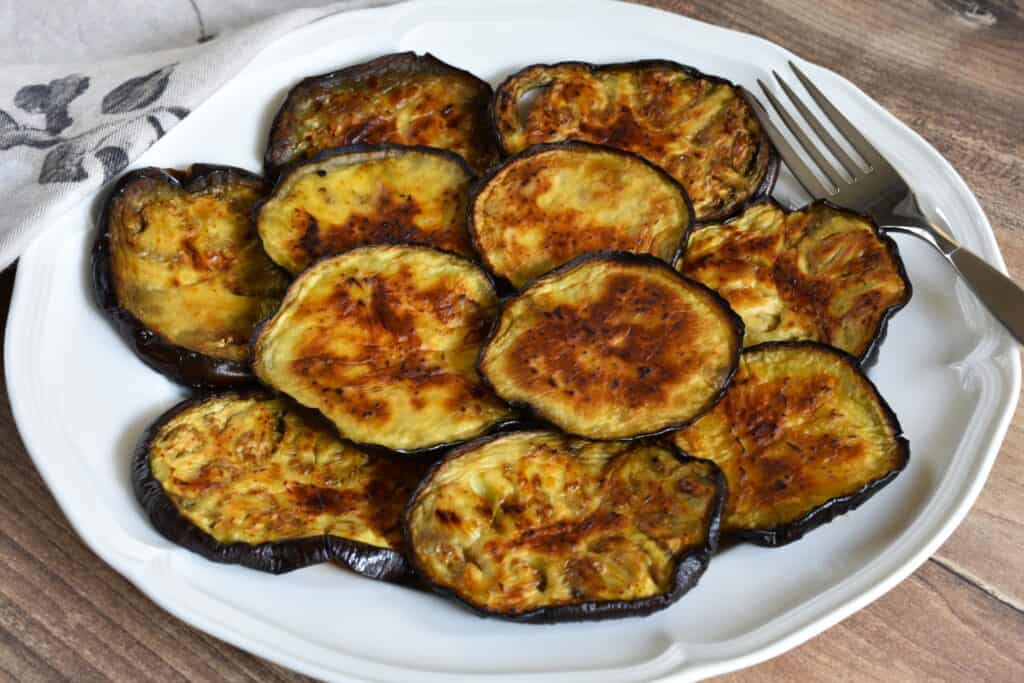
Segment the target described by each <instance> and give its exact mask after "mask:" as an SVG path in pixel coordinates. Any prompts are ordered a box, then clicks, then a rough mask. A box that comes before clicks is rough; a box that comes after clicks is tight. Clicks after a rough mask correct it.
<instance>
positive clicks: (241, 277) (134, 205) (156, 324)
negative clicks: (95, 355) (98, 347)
mask: <svg viewBox="0 0 1024 683" xmlns="http://www.w3.org/2000/svg"><path fill="white" fill-rule="evenodd" d="M266 191H267V188H266V185H265V183H264V182H263V180H262V179H260V178H259V177H258V176H254V175H252V174H251V173H248V172H246V171H243V170H241V169H236V168H230V167H222V166H201V165H196V166H193V167H192V168H191V169H189V170H188V171H174V170H162V169H156V168H146V169H142V170H138V171H133V172H131V173H129V174H127V175H126V176H125V177H124V178H122V179H121V180H120V181H119V182H118V183H117V185H116V186H115V188H114V190H113V192H112V193H111V194H110V196H109V199H108V200H107V204H106V206H105V209H104V211H103V214H102V218H101V221H100V230H99V235H98V238H97V242H96V245H95V248H94V251H93V281H94V286H95V292H96V296H97V299H98V301H99V304H100V306H101V307H102V308H103V309H104V310H105V311H106V312H107V314H108V315H110V316H111V317H112V318H113V319H114V321H115V323H116V324H117V325H118V327H119V331H120V332H121V334H122V336H124V337H125V339H126V340H127V341H128V342H129V343H130V344H131V345H132V347H133V349H134V350H135V351H136V353H138V355H139V356H140V357H141V358H142V359H143V360H144V361H145V362H147V363H148V364H149V365H150V366H152V367H154V368H155V369H157V370H159V371H160V372H163V373H164V374H166V375H168V376H169V377H171V378H172V379H174V380H176V381H179V382H182V383H184V384H189V385H193V386H209V385H225V384H237V383H244V382H252V381H253V376H252V373H251V371H250V369H249V364H248V357H249V340H250V338H251V337H252V333H253V328H254V327H255V325H256V323H257V322H259V321H260V320H261V319H263V318H264V317H266V316H267V315H269V314H270V312H272V311H273V310H274V309H275V308H276V307H277V305H278V303H279V302H280V301H281V297H282V296H283V295H284V291H285V288H286V287H287V285H288V277H287V274H286V273H284V272H283V271H281V270H280V269H279V268H278V267H277V266H275V265H274V263H273V262H272V261H271V260H270V259H269V258H268V257H267V255H266V254H265V253H264V251H263V248H262V246H261V245H260V240H259V236H258V235H257V234H256V229H255V227H254V226H253V224H252V209H253V205H254V204H255V203H256V202H257V201H258V200H259V199H260V198H262V197H263V195H264V194H265V193H266Z"/></svg>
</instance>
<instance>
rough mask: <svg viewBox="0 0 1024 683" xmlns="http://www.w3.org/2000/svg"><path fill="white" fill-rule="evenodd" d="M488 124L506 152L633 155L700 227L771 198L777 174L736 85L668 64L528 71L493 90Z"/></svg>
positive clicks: (583, 65)
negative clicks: (588, 150) (581, 150)
mask: <svg viewBox="0 0 1024 683" xmlns="http://www.w3.org/2000/svg"><path fill="white" fill-rule="evenodd" d="M528 96H532V98H533V100H532V102H531V103H530V104H529V105H528V107H526V109H527V110H526V111H525V113H524V112H521V111H520V109H521V105H522V104H523V102H524V98H526V97H528ZM492 118H493V123H494V126H495V128H496V130H497V134H498V139H499V141H500V143H501V145H502V147H503V148H504V150H505V151H506V152H507V153H509V154H515V153H517V152H520V151H522V150H524V149H526V148H527V147H529V146H531V145H535V144H538V143H543V142H557V141H561V140H572V139H576V140H584V141H587V142H595V143H599V144H605V145H610V146H612V147H619V148H622V149H625V150H629V151H631V152H635V153H637V154H639V155H641V156H643V157H644V158H646V159H648V160H649V161H651V162H652V163H654V164H657V165H658V166H660V167H661V168H663V169H665V170H666V171H667V172H668V173H669V174H671V175H672V176H673V177H674V178H676V180H678V181H679V182H680V183H682V185H683V187H685V188H686V191H687V193H688V194H689V196H690V199H691V200H692V201H693V207H694V210H695V211H696V217H697V220H700V221H705V220H715V219H720V218H724V217H725V216H729V215H731V214H733V213H735V212H736V211H738V210H739V209H740V208H741V207H742V206H743V205H744V204H745V203H747V202H748V201H750V200H751V199H754V198H756V197H759V196H761V195H764V194H767V193H768V192H770V191H771V187H772V184H773V183H774V181H775V176H776V173H777V171H778V159H777V157H776V155H775V152H774V150H773V148H772V146H771V143H770V142H769V140H768V137H767V135H765V133H764V131H763V130H762V128H761V124H760V123H759V122H758V120H757V116H756V115H755V113H754V112H753V110H751V108H750V105H749V104H747V102H746V100H744V99H743V97H742V96H741V94H740V88H739V87H738V86H735V85H733V84H732V83H730V82H728V81H726V80H723V79H721V78H717V77H715V76H708V75H705V74H702V73H700V72H699V71H697V70H695V69H693V68H691V67H687V66H683V65H681V64H676V63H675V62H670V61H663V60H651V61H640V62H629V63H622V64H602V65H595V64H586V63H583V62H563V63H560V64H551V65H546V64H536V65H533V66H529V67H526V68H525V69H523V70H522V71H520V72H519V73H517V74H515V75H513V76H511V77H509V78H508V79H507V80H506V81H505V82H504V83H502V84H501V85H500V86H499V87H498V90H497V92H496V93H495V97H494V104H493V113H492Z"/></svg>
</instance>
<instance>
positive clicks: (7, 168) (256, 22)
mask: <svg viewBox="0 0 1024 683" xmlns="http://www.w3.org/2000/svg"><path fill="white" fill-rule="evenodd" d="M312 1H313V2H315V0H312ZM310 2H311V0H304V1H303V0H299V1H293V2H282V1H273V2H272V1H271V0H256V1H255V2H250V3H245V4H242V3H239V2H238V0H222V1H219V2H203V1H202V0H177V2H171V0H144V1H142V2H139V1H137V0H131V1H129V2H123V1H121V0H114V1H112V2H109V3H89V2H86V1H84V0H79V1H77V2H68V1H67V0H65V1H63V2H62V1H61V0H44V1H43V2H37V3H11V4H9V5H8V6H7V7H4V8H0V25H3V26H4V27H5V28H3V29H0V44H2V45H5V46H6V47H3V48H0V55H2V56H3V58H4V62H3V65H2V66H0V196H2V197H3V198H4V211H3V213H2V214H0V269H3V268H6V267H7V266H9V265H10V264H11V263H12V262H13V261H14V260H15V259H16V258H17V257H18V255H19V254H20V253H21V252H22V251H23V250H24V249H25V247H27V246H28V244H29V243H30V242H31V241H32V238H33V237H34V236H35V235H37V234H38V233H39V231H40V230H42V229H44V228H45V227H46V225H47V224H48V223H50V222H52V221H53V220H54V218H55V217H57V216H59V215H61V213H63V212H65V211H67V210H68V209H69V208H71V207H72V206H75V205H76V204H77V203H78V202H81V201H83V200H85V199H87V198H89V197H91V196H92V195H94V194H95V193H96V192H97V191H99V190H100V189H101V188H102V187H103V185H104V184H105V183H107V182H108V181H110V180H111V179H113V178H115V177H117V176H118V175H119V174H120V173H121V171H123V170H124V169H125V167H127V166H128V165H129V164H130V163H131V162H132V161H133V160H135V159H136V158H137V157H138V156H139V155H140V154H142V152H144V151H145V150H146V149H147V148H148V147H149V146H150V145H152V144H153V143H154V142H156V141H157V140H158V139H160V138H161V137H162V136H163V135H164V134H165V133H166V132H167V131H168V130H170V129H171V128H173V127H174V125H175V124H177V123H178V122H179V121H181V120H182V119H183V118H185V117H186V116H188V114H189V112H190V111H192V110H193V109H195V108H196V107H197V106H198V105H199V104H201V103H202V102H203V100H205V99H206V98H207V97H209V96H210V95H211V94H212V93H213V92H215V91H216V90H217V89H218V88H219V87H221V86H222V85H223V84H224V83H226V82H227V81H228V80H229V79H230V78H231V77H232V76H233V75H235V74H236V73H238V71H239V70H241V69H242V68H243V67H244V66H245V65H246V64H247V63H248V62H249V61H250V60H251V59H252V58H253V57H255V56H256V54H257V53H259V52H260V50H262V49H263V48H264V47H266V46H267V45H269V44H270V43H272V42H273V41H274V40H275V39H277V38H279V37H281V36H283V35H285V34H286V33H288V32H289V31H292V30H293V29H295V28H298V27H299V26H303V25H305V24H308V23H310V22H313V21H316V20H318V19H320V18H322V17H325V16H327V15H330V14H335V13H337V12H343V11H347V10H352V9H361V8H365V7H373V6H378V5H387V4H393V2H394V0H390V1H389V0H346V1H344V2H333V3H330V4H326V5H324V4H321V6H316V7H303V8H295V5H299V4H305V5H308V4H310ZM289 7H291V9H288V8H289ZM282 8H284V9H288V11H285V12H282V13H279V14H271V12H272V11H274V10H276V11H280V9H282ZM268 15H269V16H268ZM247 21H248V22H251V23H247V25H240V24H246V22H247ZM5 34H6V35H5ZM133 50H135V52H132V51H133Z"/></svg>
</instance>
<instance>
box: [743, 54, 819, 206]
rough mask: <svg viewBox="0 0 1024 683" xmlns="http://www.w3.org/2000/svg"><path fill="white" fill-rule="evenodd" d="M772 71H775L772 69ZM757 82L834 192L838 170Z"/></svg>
mask: <svg viewBox="0 0 1024 683" xmlns="http://www.w3.org/2000/svg"><path fill="white" fill-rule="evenodd" d="M772 73H775V72H774V71H773V72H772ZM757 84H758V85H759V86H761V90H762V91H764V95H765V97H767V98H768V101H769V102H771V104H772V107H774V108H775V111H776V113H777V114H778V115H779V116H780V117H781V118H782V122H783V123H785V124H786V127H787V128H789V132H790V133H792V134H793V137H795V138H796V141H797V142H799V143H800V146H801V147H803V148H804V151H805V152H807V155H808V156H810V157H811V159H812V160H813V161H814V163H815V164H817V166H818V168H819V169H821V172H822V173H824V174H825V177H826V178H828V179H829V181H830V182H831V183H832V189H831V190H830V191H829V194H835V193H836V192H837V191H838V190H839V172H838V171H836V169H835V168H833V167H832V164H830V163H829V162H828V160H827V159H826V158H825V156H824V155H823V154H822V153H821V151H820V150H819V149H818V146H817V145H816V144H814V141H813V140H811V139H810V138H809V137H808V136H807V133H805V132H804V129H803V128H801V127H800V124H799V123H797V122H796V119H794V118H793V116H792V115H791V114H790V113H789V111H787V110H786V108H785V107H783V106H782V103H781V102H779V100H778V99H777V98H776V97H775V95H773V94H772V91H771V90H769V89H768V86H767V85H765V84H764V82H763V81H761V79H757Z"/></svg>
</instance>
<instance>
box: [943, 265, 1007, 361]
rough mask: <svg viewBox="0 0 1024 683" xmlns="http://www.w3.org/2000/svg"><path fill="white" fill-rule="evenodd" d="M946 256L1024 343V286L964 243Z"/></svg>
mask: <svg viewBox="0 0 1024 683" xmlns="http://www.w3.org/2000/svg"><path fill="white" fill-rule="evenodd" d="M946 258H948V259H949V260H950V262H951V263H952V264H953V266H954V267H955V268H956V269H957V271H958V272H959V273H960V275H961V276H962V277H963V279H964V282H966V283H967V285H968V286H969V287H970V288H971V291H973V292H974V294H975V295H976V296H977V297H978V299H980V300H981V303H983V304H985V307H986V308H988V310H989V311H990V312H991V313H992V315H994V316H995V317H996V318H997V319H998V320H999V322H1001V323H1002V324H1003V327H1005V328H1006V329H1007V330H1008V331H1009V332H1010V334H1012V335H1013V337H1014V338H1015V339H1016V340H1017V343H1018V344H1024V289H1021V288H1020V287H1019V286H1018V285H1017V284H1016V283H1015V282H1014V281H1013V280H1011V279H1010V278H1008V277H1006V276H1005V275H1003V274H1002V273H1000V272H999V271H998V270H996V269H995V268H993V267H992V266H990V265H989V264H987V263H985V261H983V260H982V259H981V257H979V256H978V255H977V254H975V253H973V252H971V251H969V250H967V249H965V248H964V247H960V248H958V249H954V250H953V251H951V252H950V253H948V254H947V255H946Z"/></svg>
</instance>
